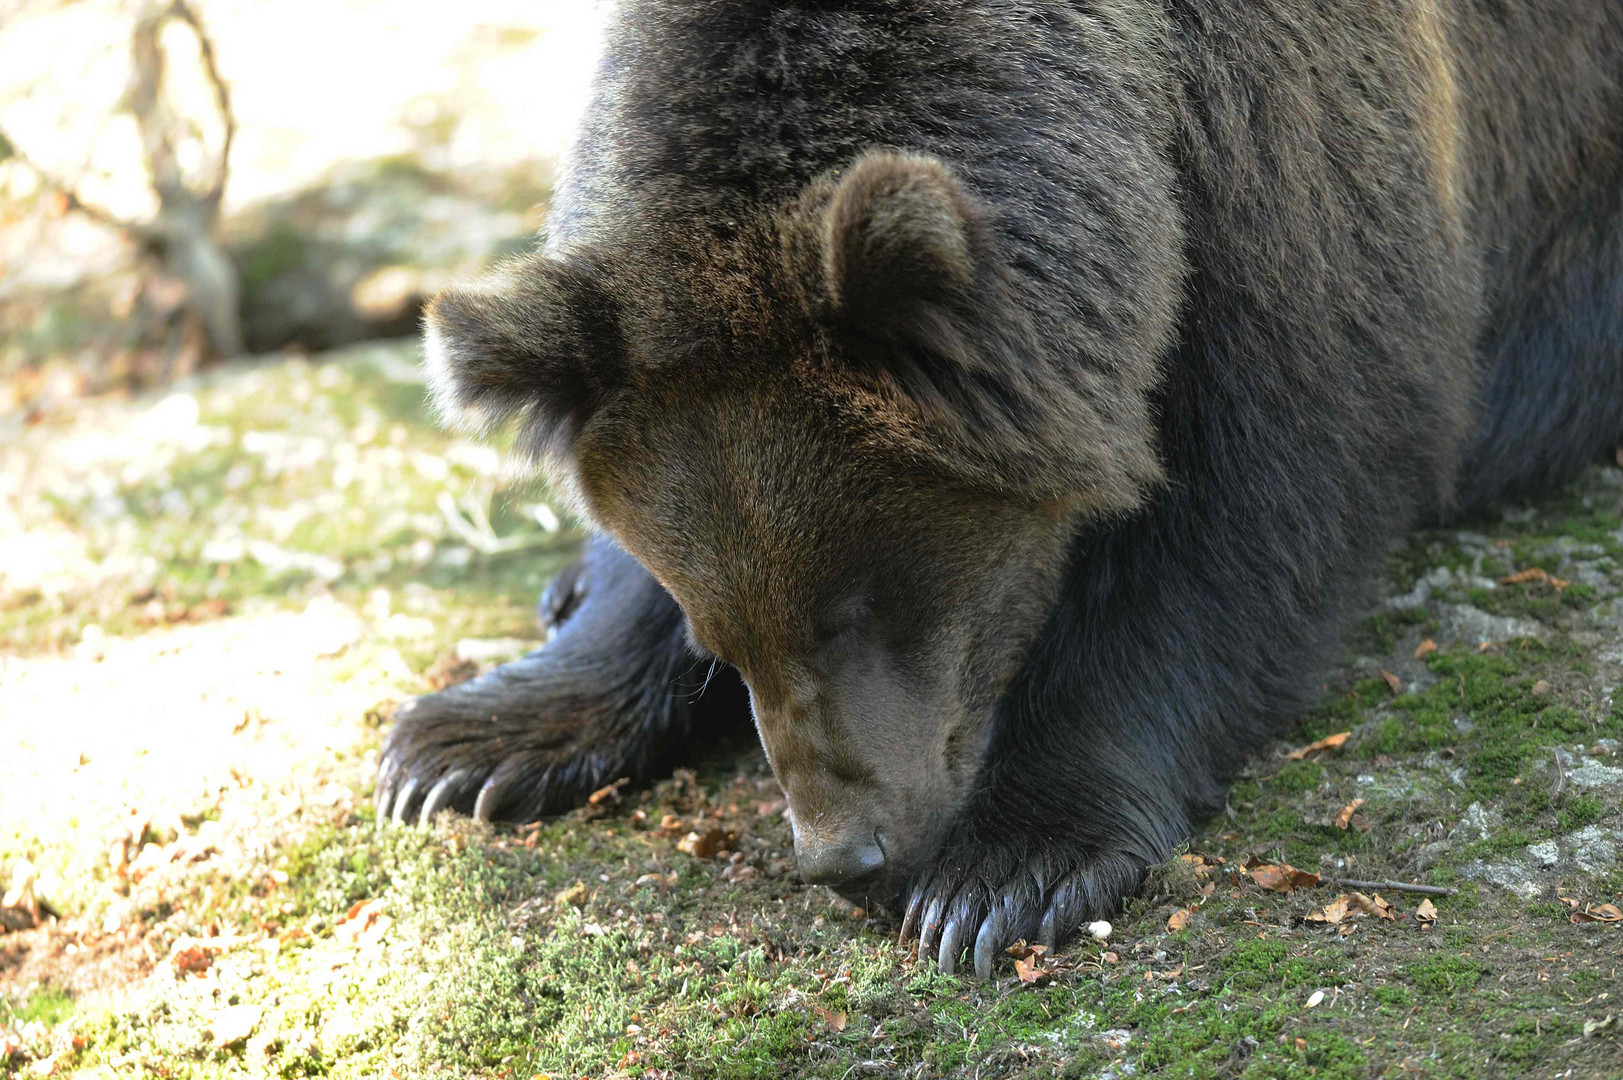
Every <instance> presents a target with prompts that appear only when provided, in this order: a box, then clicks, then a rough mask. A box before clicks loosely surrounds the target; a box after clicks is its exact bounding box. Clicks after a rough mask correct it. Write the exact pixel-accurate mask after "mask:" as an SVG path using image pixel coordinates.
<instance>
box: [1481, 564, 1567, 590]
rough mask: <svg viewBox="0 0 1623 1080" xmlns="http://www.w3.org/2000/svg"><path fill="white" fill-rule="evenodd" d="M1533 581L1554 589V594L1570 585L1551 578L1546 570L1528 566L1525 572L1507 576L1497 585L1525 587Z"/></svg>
mask: <svg viewBox="0 0 1623 1080" xmlns="http://www.w3.org/2000/svg"><path fill="white" fill-rule="evenodd" d="M1534 581H1537V582H1539V583H1540V584H1544V585H1548V586H1550V587H1551V588H1553V589H1555V591H1556V592H1560V591H1561V590H1563V589H1565V588H1566V587H1567V586H1568V585H1571V584H1572V582H1570V581H1562V580H1561V579H1560V578H1558V577H1552V576H1551V575H1550V572H1549V571H1548V570H1545V569H1543V568H1541V567H1537V566H1530V567H1528V568H1527V569H1526V570H1518V571H1516V572H1515V573H1514V574H1508V575H1506V576H1505V577H1502V578H1500V579H1499V584H1501V585H1526V584H1528V583H1529V582H1534Z"/></svg>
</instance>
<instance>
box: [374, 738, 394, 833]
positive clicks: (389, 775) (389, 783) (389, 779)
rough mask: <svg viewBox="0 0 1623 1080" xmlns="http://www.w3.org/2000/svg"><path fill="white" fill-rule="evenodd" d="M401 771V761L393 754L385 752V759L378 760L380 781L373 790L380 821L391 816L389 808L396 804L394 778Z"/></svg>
mask: <svg viewBox="0 0 1623 1080" xmlns="http://www.w3.org/2000/svg"><path fill="white" fill-rule="evenodd" d="M399 771H400V762H399V761H398V760H397V759H396V758H395V757H394V755H393V754H385V755H384V756H383V760H382V761H380V762H378V782H377V786H376V787H375V788H374V789H373V791H372V805H373V806H374V808H375V809H376V810H377V820H378V822H379V823H382V821H383V820H384V819H385V818H387V817H388V816H389V810H390V808H391V807H393V806H394V779H395V774H396V773H398V772H399Z"/></svg>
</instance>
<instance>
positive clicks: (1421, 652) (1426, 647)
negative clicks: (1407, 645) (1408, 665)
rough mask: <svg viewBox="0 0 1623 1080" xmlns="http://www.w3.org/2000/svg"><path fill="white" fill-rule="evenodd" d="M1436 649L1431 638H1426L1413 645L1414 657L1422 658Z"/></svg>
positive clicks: (1435, 644)
mask: <svg viewBox="0 0 1623 1080" xmlns="http://www.w3.org/2000/svg"><path fill="white" fill-rule="evenodd" d="M1436 651H1437V643H1436V642H1435V641H1433V640H1431V638H1427V639H1426V640H1425V641H1422V642H1421V643H1420V644H1419V645H1416V646H1415V649H1414V658H1415V659H1416V660H1424V659H1425V658H1426V657H1428V656H1430V655H1431V654H1432V653H1434V652H1436Z"/></svg>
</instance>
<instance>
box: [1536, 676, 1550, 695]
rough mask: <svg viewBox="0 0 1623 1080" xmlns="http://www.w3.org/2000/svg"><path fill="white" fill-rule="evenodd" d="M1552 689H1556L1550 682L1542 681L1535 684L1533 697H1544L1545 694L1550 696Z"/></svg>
mask: <svg viewBox="0 0 1623 1080" xmlns="http://www.w3.org/2000/svg"><path fill="white" fill-rule="evenodd" d="M1552 689H1554V688H1553V687H1552V686H1550V683H1549V680H1547V679H1540V680H1539V681H1538V682H1536V683H1534V684H1533V696H1534V697H1543V696H1544V695H1545V694H1548V693H1549V692H1550V691H1551V690H1552Z"/></svg>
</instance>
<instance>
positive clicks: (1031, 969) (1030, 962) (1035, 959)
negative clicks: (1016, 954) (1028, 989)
mask: <svg viewBox="0 0 1623 1080" xmlns="http://www.w3.org/2000/svg"><path fill="white" fill-rule="evenodd" d="M1041 963H1042V956H1041V954H1040V953H1036V952H1033V953H1032V954H1031V955H1030V956H1028V957H1026V958H1025V959H1024V960H1016V961H1015V962H1014V973H1015V974H1016V975H1018V976H1020V981H1021V982H1023V983H1034V982H1036V981H1037V980H1038V979H1040V978H1042V977H1043V976H1044V975H1047V974H1048V969H1047V968H1045V967H1039V966H1038V965H1039V964H1041Z"/></svg>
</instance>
